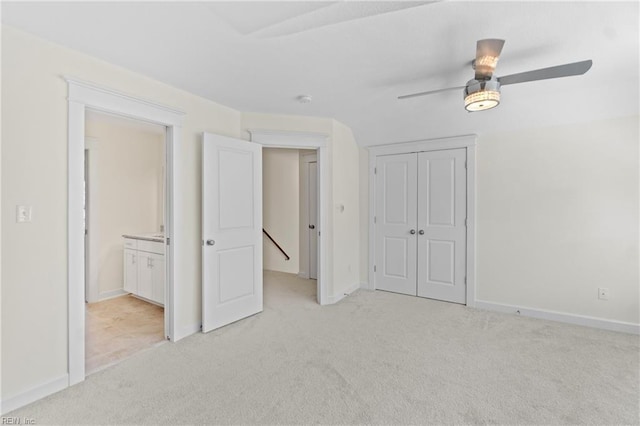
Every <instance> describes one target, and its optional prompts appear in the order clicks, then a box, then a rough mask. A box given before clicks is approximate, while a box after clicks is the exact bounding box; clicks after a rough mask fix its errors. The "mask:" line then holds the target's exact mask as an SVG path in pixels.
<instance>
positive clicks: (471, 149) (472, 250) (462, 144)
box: [367, 135, 477, 307]
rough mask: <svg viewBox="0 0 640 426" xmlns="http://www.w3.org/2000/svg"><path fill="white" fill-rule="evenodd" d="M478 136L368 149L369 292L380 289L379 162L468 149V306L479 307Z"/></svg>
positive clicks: (427, 140) (426, 140) (404, 143)
mask: <svg viewBox="0 0 640 426" xmlns="http://www.w3.org/2000/svg"><path fill="white" fill-rule="evenodd" d="M476 140H477V136H476V135H462V136H454V137H450V138H438V139H424V140H419V141H413V142H403V143H396V144H388V145H376V146H371V147H368V148H367V149H368V151H369V289H370V290H375V289H376V280H375V272H374V265H375V259H376V252H375V241H376V227H375V223H374V216H375V212H376V209H375V207H376V170H375V169H376V162H377V157H378V156H381V155H393V154H409V153H414V152H415V153H417V152H424V151H440V150H447V149H456V148H465V149H466V164H467V251H466V277H467V279H466V305H467V306H471V307H474V306H475V304H476V287H477V286H476Z"/></svg>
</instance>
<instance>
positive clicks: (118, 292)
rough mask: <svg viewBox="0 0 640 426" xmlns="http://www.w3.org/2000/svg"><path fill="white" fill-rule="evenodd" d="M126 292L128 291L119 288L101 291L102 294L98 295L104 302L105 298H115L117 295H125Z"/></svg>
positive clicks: (99, 299) (100, 300)
mask: <svg viewBox="0 0 640 426" xmlns="http://www.w3.org/2000/svg"><path fill="white" fill-rule="evenodd" d="M125 294H128V293H127V292H126V291H124V290H123V289H121V288H119V289H117V290H110V291H102V292H100V296H98V301H99V302H102V301H103V300H108V299H114V298H116V297H120V296H124V295H125Z"/></svg>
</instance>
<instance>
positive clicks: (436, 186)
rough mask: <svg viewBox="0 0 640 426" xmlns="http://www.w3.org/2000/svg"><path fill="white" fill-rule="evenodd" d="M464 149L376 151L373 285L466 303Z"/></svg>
mask: <svg viewBox="0 0 640 426" xmlns="http://www.w3.org/2000/svg"><path fill="white" fill-rule="evenodd" d="M465 161H466V151H465V149H464V148H462V149H450V150H441V151H428V152H419V153H411V154H401V155H388V156H379V157H378V159H377V164H376V169H377V173H376V178H377V179H376V272H375V274H376V288H377V289H380V290H386V291H392V292H396V293H403V294H410V295H414V296H420V297H428V298H432V299H438V300H445V301H449V302H456V303H465V302H466V284H465V275H466V224H465V219H466V212H467V206H466V199H467V187H466V180H467V179H466V168H465Z"/></svg>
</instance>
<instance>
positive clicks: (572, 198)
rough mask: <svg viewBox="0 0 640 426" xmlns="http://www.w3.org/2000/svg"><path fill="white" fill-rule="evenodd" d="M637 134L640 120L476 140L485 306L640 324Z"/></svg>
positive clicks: (480, 286) (480, 283) (479, 285)
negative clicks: (603, 294) (603, 292)
mask: <svg viewBox="0 0 640 426" xmlns="http://www.w3.org/2000/svg"><path fill="white" fill-rule="evenodd" d="M638 129H639V120H638V116H634V117H626V118H619V119H613V120H606V121H595V122H589V123H582V124H572V125H566V126H557V127H547V128H540V129H535V130H528V131H521V132H509V133H506V132H502V133H501V132H496V133H492V134H483V135H480V136H479V137H478V141H477V148H476V152H477V164H476V170H477V192H476V199H477V216H476V217H477V222H476V231H477V244H476V256H477V258H476V260H477V269H476V271H477V276H476V297H477V299H479V300H482V301H487V302H490V303H499V304H506V305H511V306H518V307H521V308H533V309H540V310H548V311H556V312H560V313H566V314H570V315H580V316H589V317H595V318H599V319H604V320H613V321H621V322H626V323H632V324H638V323H640V306H639V299H640V294H639V282H640V277H639V249H638V236H639V229H638V224H639V220H640V218H639V213H638V207H639V202H640V199H639V194H638V192H639V175H638V170H639V168H640V165H639V158H638V156H639V151H638V141H639V140H640V135H639V130H638ZM366 158H367V153H366V152H361V154H360V175H361V178H362V179H364V177H365V176H368V164H367V160H366ZM365 188H366V186H365V183H364V181H363V182H362V184H361V191H362V192H361V206H363V208H365V209H367V210H368V207H367V206H368V195H367V193H366V192H364V190H365ZM363 199H364V200H363ZM361 220H365V219H364V217H362V216H361ZM366 220H368V213H367V219H366ZM361 233H363V234H364V235H362V237H361V250H362V252H361V259H360V260H361V275H362V277H363V279H366V277H367V275H366V273H367V269H366V268H365V267H364V266H367V265H368V259H367V256H368V254H367V250H368V240H367V235H366V234H367V233H368V230H367V229H366V228H362V229H361ZM598 287H607V288H609V289H610V291H611V298H610V300H608V301H602V300H598V294H597V290H598Z"/></svg>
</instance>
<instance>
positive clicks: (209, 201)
mask: <svg viewBox="0 0 640 426" xmlns="http://www.w3.org/2000/svg"><path fill="white" fill-rule="evenodd" d="M202 232H203V236H202V240H203V246H202V331H203V332H207V331H211V330H214V329H216V328H219V327H222V326H224V325H227V324H230V323H232V322H234V321H238V320H240V319H242V318H246V317H248V316H250V315H254V314H256V313H258V312H261V311H262V147H261V145H259V144H256V143H252V142H247V141H243V140H240V139H233V138H229V137H225V136H219V135H214V134H210V133H204V136H203V147H202Z"/></svg>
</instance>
